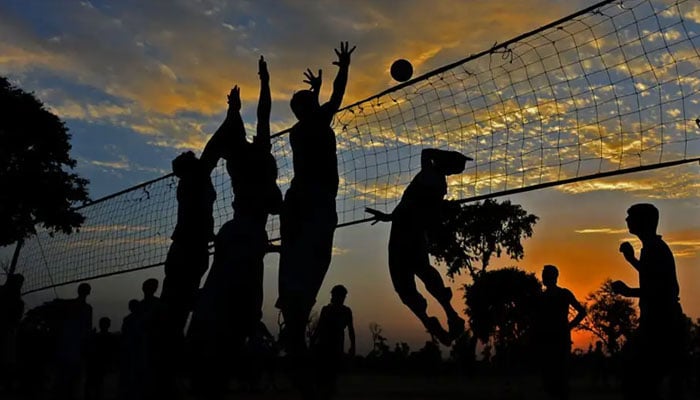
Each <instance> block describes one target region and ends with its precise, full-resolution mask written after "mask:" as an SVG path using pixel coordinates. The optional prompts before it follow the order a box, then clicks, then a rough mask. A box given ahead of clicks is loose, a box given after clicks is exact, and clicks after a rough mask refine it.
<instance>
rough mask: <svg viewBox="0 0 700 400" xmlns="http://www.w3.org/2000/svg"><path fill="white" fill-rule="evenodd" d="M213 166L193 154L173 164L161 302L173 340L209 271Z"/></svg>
mask: <svg viewBox="0 0 700 400" xmlns="http://www.w3.org/2000/svg"><path fill="white" fill-rule="evenodd" d="M214 166H216V160H214V161H213V162H212V161H211V160H209V159H208V158H206V157H205V155H203V156H202V159H198V158H197V157H196V156H195V155H194V153H193V152H191V151H188V152H185V153H183V154H180V155H179V156H178V157H177V158H175V159H174V160H173V162H172V167H173V173H174V174H175V176H177V177H178V178H179V182H178V185H177V224H176V225H175V230H174V232H173V234H172V236H171V239H172V241H173V242H172V244H171V245H170V249H169V250H168V255H167V257H166V259H165V279H164V280H163V290H162V293H161V299H162V301H163V303H164V304H166V305H167V306H168V317H169V318H168V324H169V327H168V328H169V329H168V330H169V331H170V334H171V335H173V336H174V337H173V338H172V340H174V341H175V343H177V342H178V341H179V340H178V339H179V338H180V337H182V335H183V331H184V329H185V324H186V322H187V316H188V315H189V313H190V311H192V307H193V306H194V299H195V296H196V294H197V290H199V285H200V281H201V279H202V276H203V275H204V273H205V272H206V270H207V268H209V242H210V241H211V240H212V239H213V238H214V217H213V215H212V210H213V206H214V201H215V200H216V191H215V190H214V186H213V185H212V183H211V177H210V174H211V171H212V169H213V168H214Z"/></svg>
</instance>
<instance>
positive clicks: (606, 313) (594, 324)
mask: <svg viewBox="0 0 700 400" xmlns="http://www.w3.org/2000/svg"><path fill="white" fill-rule="evenodd" d="M586 300H587V302H588V303H589V306H588V318H586V319H584V320H583V322H581V324H579V326H578V327H577V328H576V329H578V330H584V331H588V332H591V333H593V334H594V335H595V336H597V337H598V338H600V340H602V341H603V343H604V344H605V347H607V349H608V352H609V353H610V354H615V353H617V352H618V351H619V350H620V349H621V348H622V345H623V343H624V341H625V340H626V339H627V338H629V336H630V335H631V334H632V332H634V330H635V329H636V328H637V323H638V318H637V310H636V308H635V306H634V301H633V300H630V299H628V298H625V297H622V296H620V295H619V294H615V293H614V292H613V290H612V280H610V279H607V280H606V281H605V282H603V284H602V285H601V286H600V288H599V289H598V290H596V291H594V292H592V293H591V294H589V295H588V296H587V297H586Z"/></svg>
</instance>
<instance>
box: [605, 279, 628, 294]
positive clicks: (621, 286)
mask: <svg viewBox="0 0 700 400" xmlns="http://www.w3.org/2000/svg"><path fill="white" fill-rule="evenodd" d="M610 287H611V288H612V291H613V293H615V294H619V295H622V296H627V294H628V292H629V291H630V287H629V286H627V284H626V283H625V282H622V281H615V282H613V283H611V284H610Z"/></svg>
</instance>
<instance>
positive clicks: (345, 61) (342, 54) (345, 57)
mask: <svg viewBox="0 0 700 400" xmlns="http://www.w3.org/2000/svg"><path fill="white" fill-rule="evenodd" d="M349 47H350V46H349V45H348V42H340V51H338V49H334V50H335V54H336V55H337V56H338V61H333V65H337V66H339V67H341V68H343V67H344V68H347V67H348V66H350V55H351V54H352V52H353V51H355V47H357V46H352V49H350V50H348V48H349Z"/></svg>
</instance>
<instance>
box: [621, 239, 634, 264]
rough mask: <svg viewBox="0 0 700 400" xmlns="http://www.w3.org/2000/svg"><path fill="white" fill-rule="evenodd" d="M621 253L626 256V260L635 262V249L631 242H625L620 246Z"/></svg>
mask: <svg viewBox="0 0 700 400" xmlns="http://www.w3.org/2000/svg"><path fill="white" fill-rule="evenodd" d="M620 253H622V255H623V256H625V259H626V260H634V247H632V245H631V244H630V242H624V243H622V244H621V245H620Z"/></svg>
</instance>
